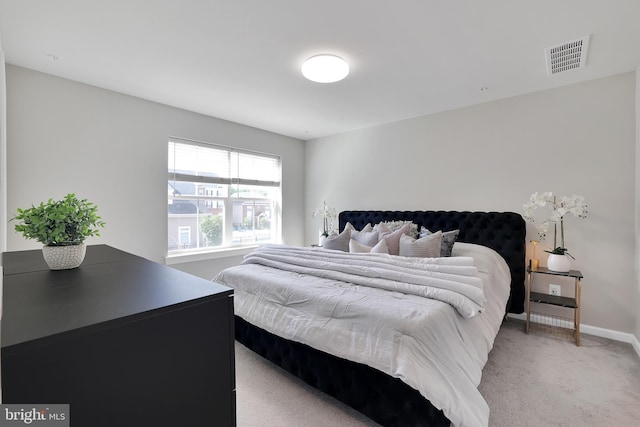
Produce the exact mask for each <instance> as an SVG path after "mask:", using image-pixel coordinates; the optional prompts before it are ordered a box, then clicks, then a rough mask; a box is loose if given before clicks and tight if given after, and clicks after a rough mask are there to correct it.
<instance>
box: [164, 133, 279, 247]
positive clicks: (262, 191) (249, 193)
mask: <svg viewBox="0 0 640 427" xmlns="http://www.w3.org/2000/svg"><path fill="white" fill-rule="evenodd" d="M168 172H169V179H168V243H167V250H168V253H169V254H172V253H174V254H175V253H178V252H185V251H187V252H188V251H202V250H206V249H222V248H231V247H241V246H246V245H254V244H256V243H269V242H270V243H275V242H278V241H280V226H279V224H280V216H281V215H280V212H281V209H280V199H281V185H280V181H281V179H280V177H281V162H280V157H278V156H272V155H269V154H262V153H255V152H250V151H245V150H239V149H235V148H230V147H224V146H220V145H213V144H207V143H202V142H195V141H187V140H183V139H177V138H171V139H170V140H169V164H168Z"/></svg>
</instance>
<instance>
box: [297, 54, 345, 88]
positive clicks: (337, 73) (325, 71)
mask: <svg viewBox="0 0 640 427" xmlns="http://www.w3.org/2000/svg"><path fill="white" fill-rule="evenodd" d="M302 75H303V76H305V77H306V78H307V79H309V80H311V81H312V82H317V83H333V82H337V81H340V80H342V79H344V78H345V77H347V76H348V75H349V64H347V61H345V60H344V59H342V58H340V57H339V56H336V55H329V54H322V55H315V56H312V57H311V58H309V59H307V60H306V61H304V64H302Z"/></svg>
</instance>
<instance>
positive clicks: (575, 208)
mask: <svg viewBox="0 0 640 427" xmlns="http://www.w3.org/2000/svg"><path fill="white" fill-rule="evenodd" d="M547 205H549V206H551V215H549V218H547V219H546V220H544V221H543V222H542V223H541V224H540V225H538V236H540V240H544V239H545V238H546V237H547V232H548V231H549V226H550V225H551V224H553V250H551V251H546V252H549V253H552V254H557V255H565V254H567V255H569V256H571V254H569V253H568V252H567V248H566V247H565V246H564V217H565V215H567V214H572V215H573V216H575V217H577V218H586V217H587V204H586V203H585V201H584V197H582V196H577V195H575V194H574V195H573V196H571V197H567V196H554V195H553V193H551V192H545V193H540V194H538V193H537V192H536V193H533V194H532V195H531V197H530V198H529V201H528V202H527V203H525V204H524V205H523V206H522V207H523V209H524V215H522V217H523V218H524V219H525V221H528V222H534V218H533V211H534V209H536V208H538V207H544V206H547ZM558 223H560V244H559V245H558V243H557V234H558ZM571 257H572V258H573V256H571Z"/></svg>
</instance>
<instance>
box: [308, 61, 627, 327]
mask: <svg viewBox="0 0 640 427" xmlns="http://www.w3.org/2000/svg"><path fill="white" fill-rule="evenodd" d="M634 102H635V75H634V73H627V74H622V75H618V76H614V77H611V78H606V79H601V80H595V81H591V82H587V83H582V84H577V85H573V86H567V87H562V88H558V89H554V90H548V91H543V92H537V93H533V94H529V95H523V96H518V97H514V98H509V99H505V100H500V101H495V102H491V103H486V104H482V105H477V106H473V107H468V108H463V109H459V110H454V111H449V112H445V113H441V114H434V115H429V116H423V117H418V118H414V119H410V120H404V121H400V122H395V123H390V124H386V125H382V126H377V127H373V128H368V129H363V130H360V131H356V132H350V133H345V134H341V135H336V136H332V137H327V138H322V139H318V140H313V141H308V142H307V147H306V153H305V157H306V177H307V178H306V179H307V181H306V199H305V203H306V215H307V219H308V222H307V226H306V230H305V231H306V233H305V236H306V237H305V238H306V242H307V243H311V242H313V241H315V240H316V239H317V233H318V231H317V230H318V227H319V224H317V223H316V222H314V221H313V220H311V212H312V210H313V209H314V208H315V207H317V206H319V205H320V204H321V203H322V201H323V200H327V202H328V203H329V204H330V205H331V206H333V207H336V208H337V209H338V210H344V209H403V210H404V209H407V210H438V209H443V210H493V211H515V212H519V213H520V212H521V211H522V204H523V203H524V202H525V201H526V200H527V199H528V198H529V196H530V195H531V194H532V193H533V192H535V191H553V192H554V193H556V194H559V195H565V194H566V195H571V194H581V195H583V196H584V197H585V198H586V200H587V202H588V204H589V218H588V219H586V220H579V219H577V218H574V217H570V218H569V219H567V221H566V223H565V224H566V241H565V243H566V246H567V247H568V248H569V251H570V252H571V253H572V254H573V255H574V256H575V257H576V258H577V261H575V262H574V265H573V268H577V269H580V270H582V272H583V274H584V276H585V279H584V281H583V310H582V323H585V324H589V325H592V326H598V327H602V328H607V329H613V330H617V331H622V332H634V331H635V330H636V318H637V309H638V305H637V304H636V303H635V290H636V287H637V285H636V279H635V275H634V253H635V236H634V232H633V230H634V222H635V217H634V209H635V138H636V136H635V119H636V118H635V113H634ZM530 231H531V232H530V235H529V236H528V238H529V239H532V238H535V237H536V236H535V230H534V229H533V228H532V227H531V228H530ZM548 245H549V246H551V244H548ZM539 257H540V256H539ZM540 258H541V263H542V265H544V264H545V261H546V259H545V258H544V256H542V257H540Z"/></svg>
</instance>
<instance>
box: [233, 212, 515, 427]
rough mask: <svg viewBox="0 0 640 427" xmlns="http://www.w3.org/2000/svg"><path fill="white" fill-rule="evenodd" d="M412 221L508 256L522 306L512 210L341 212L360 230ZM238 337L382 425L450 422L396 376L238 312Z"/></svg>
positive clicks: (510, 308) (343, 218)
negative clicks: (252, 321) (268, 328)
mask: <svg viewBox="0 0 640 427" xmlns="http://www.w3.org/2000/svg"><path fill="white" fill-rule="evenodd" d="M399 220H402V221H413V222H414V223H416V224H417V225H418V227H420V226H424V227H426V228H428V229H429V230H432V231H436V230H442V231H450V230H455V229H459V230H460V234H459V235H458V239H457V240H458V241H461V242H467V243H475V244H480V245H483V246H487V247H489V248H491V249H493V250H495V251H496V252H498V253H499V254H500V255H502V256H503V257H504V259H505V260H506V262H507V264H508V266H509V269H510V271H511V279H512V280H511V296H510V298H509V302H508V305H507V311H508V312H511V313H522V312H523V311H524V296H525V291H524V278H525V233H526V228H525V223H524V220H523V219H522V217H521V216H520V215H519V214H516V213H512V212H455V211H344V212H341V213H340V215H339V227H340V231H342V230H343V229H344V227H345V224H346V223H347V222H350V223H351V224H352V225H354V227H355V228H356V229H358V230H360V229H362V227H364V226H365V225H366V224H368V223H371V224H377V223H379V222H381V221H399ZM236 339H237V340H238V341H239V342H240V343H242V344H244V345H245V346H247V347H248V348H250V349H251V350H253V351H255V352H256V353H258V354H260V355H261V356H263V357H265V358H266V359H268V360H270V361H272V362H273V363H275V364H276V365H278V366H280V367H282V368H284V369H285V370H287V371H289V372H291V373H292V374H294V375H296V376H297V377H299V378H301V379H302V380H303V381H305V382H306V383H308V384H310V385H312V386H313V387H315V388H317V389H319V390H321V391H323V392H325V393H327V394H329V395H331V396H333V397H335V398H337V399H338V400H340V401H342V402H344V403H346V404H347V405H349V406H351V407H353V408H354V409H356V410H358V411H359V412H361V413H363V414H365V415H367V416H368V417H369V418H371V419H372V420H374V421H376V422H378V423H380V424H381V425H383V426H398V427H400V426H402V427H411V426H414V427H422V426H449V425H450V422H449V420H448V419H447V418H446V417H445V416H444V414H443V413H442V411H440V410H439V409H437V408H435V407H434V406H433V405H432V404H431V403H430V402H429V401H428V400H426V399H425V398H424V397H423V396H422V395H421V394H420V393H419V392H418V391H416V390H415V389H413V388H411V387H409V386H408V385H406V384H405V383H404V382H402V381H401V380H399V379H397V378H393V377H391V376H389V375H386V374H384V373H382V372H380V371H378V370H376V369H373V368H371V367H369V366H366V365H363V364H359V363H354V362H351V361H349V360H345V359H341V358H338V357H336V356H333V355H330V354H327V353H324V352H321V351H318V350H316V349H314V348H311V347H309V346H307V345H304V344H300V343H297V342H293V341H288V340H285V339H283V338H281V337H278V336H276V335H273V334H271V333H269V332H266V331H264V330H262V329H260V328H258V327H256V326H254V325H252V324H250V323H248V322H246V321H245V320H243V319H242V318H240V317H237V316H236Z"/></svg>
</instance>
